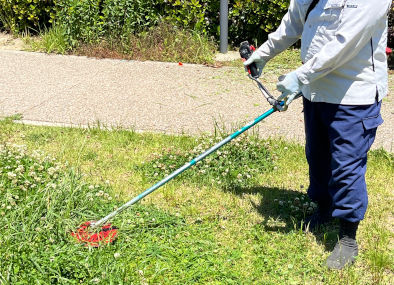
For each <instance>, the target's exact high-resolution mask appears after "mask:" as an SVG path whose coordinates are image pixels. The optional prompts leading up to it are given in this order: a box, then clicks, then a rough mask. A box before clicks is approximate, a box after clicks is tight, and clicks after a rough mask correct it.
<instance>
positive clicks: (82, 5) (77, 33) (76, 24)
mask: <svg viewBox="0 0 394 285" xmlns="http://www.w3.org/2000/svg"><path fill="white" fill-rule="evenodd" d="M100 2H101V0H84V1H81V0H57V2H56V9H57V13H56V24H57V25H59V26H60V27H61V29H63V30H64V33H65V34H64V36H65V39H66V41H67V42H68V44H69V45H70V46H71V47H75V46H77V45H78V44H79V42H84V43H93V42H97V41H98V40H99V39H100V38H101V37H102V36H103V34H104V32H103V23H102V20H101V15H100Z"/></svg>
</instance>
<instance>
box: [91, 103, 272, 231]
mask: <svg viewBox="0 0 394 285" xmlns="http://www.w3.org/2000/svg"><path fill="white" fill-rule="evenodd" d="M275 111H277V109H276V108H271V109H270V110H268V111H267V112H265V113H264V114H261V115H260V116H259V117H257V118H256V119H254V120H253V121H251V122H249V123H248V124H247V125H245V126H244V127H242V128H241V129H240V130H238V131H236V132H234V133H233V134H231V135H229V136H228V137H227V138H225V139H224V140H222V141H220V142H218V143H217V144H215V145H214V146H213V147H211V148H210V149H208V150H206V151H205V152H204V153H202V154H200V155H199V156H197V157H196V158H194V159H192V160H191V161H189V162H187V163H186V164H185V165H183V166H182V167H180V168H178V169H177V170H175V171H174V172H172V173H171V174H169V175H168V176H166V177H164V178H163V179H162V180H161V181H159V182H157V183H156V184H155V185H153V186H152V187H150V188H148V189H146V190H145V191H144V192H142V193H141V194H139V195H138V196H136V197H134V198H133V199H131V200H130V201H128V202H127V203H125V204H124V205H122V206H121V207H119V208H118V209H116V210H115V211H113V212H112V213H110V214H108V215H107V216H105V217H104V218H102V219H101V220H99V221H97V222H93V223H91V227H92V228H96V227H98V226H100V225H102V224H104V223H105V222H106V221H108V220H109V219H111V218H112V217H114V216H115V215H117V214H119V213H120V212H122V211H123V210H125V209H126V208H128V207H130V206H131V205H133V204H135V203H137V202H138V201H139V200H141V199H142V198H144V197H145V196H147V195H149V194H150V193H152V192H153V191H155V190H156V189H158V188H160V187H161V186H163V185H164V184H166V183H167V182H168V181H170V180H172V179H173V178H175V177H177V176H178V175H179V174H181V173H182V172H184V171H186V170H187V169H189V168H190V167H192V166H193V165H195V164H196V163H197V162H199V161H201V160H203V159H204V158H205V157H207V156H208V155H210V154H211V153H213V152H215V151H216V150H218V149H219V148H221V147H222V146H224V145H225V144H227V143H229V142H230V141H232V140H233V139H235V138H236V137H238V136H239V135H240V134H242V133H244V132H245V131H247V130H249V129H250V128H251V127H253V126H254V125H256V124H258V123H259V122H261V121H262V120H264V119H265V118H267V117H268V116H269V115H271V114H272V113H274V112H275Z"/></svg>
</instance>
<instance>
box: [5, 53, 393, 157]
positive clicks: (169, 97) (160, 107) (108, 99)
mask: <svg viewBox="0 0 394 285" xmlns="http://www.w3.org/2000/svg"><path fill="white" fill-rule="evenodd" d="M0 63H1V64H0V116H10V115H13V114H22V115H23V119H24V120H25V122H26V123H40V124H50V125H68V124H71V125H77V126H82V125H94V124H96V123H97V122H100V123H101V124H103V125H105V126H108V127H113V126H121V127H126V128H134V129H135V130H138V131H154V132H166V133H188V134H199V133H202V132H213V131H214V130H215V126H217V127H219V128H220V129H223V128H224V129H227V130H230V129H231V128H233V127H238V126H240V125H241V124H242V123H245V122H247V121H250V120H251V119H252V118H254V117H256V116H258V115H259V114H261V113H262V112H264V111H265V110H267V109H268V108H269V106H268V104H267V103H266V102H265V100H264V99H263V98H262V96H261V95H260V93H259V91H258V89H257V88H256V87H255V86H254V85H253V83H252V82H251V81H250V80H249V79H248V78H246V77H245V75H244V73H243V71H242V70H239V69H238V68H231V67H223V68H211V67H206V66H202V65H191V64H184V65H182V66H180V65H178V64H176V63H160V62H137V61H122V60H107V59H105V60H102V59H101V60H98V59H92V58H86V57H76V56H61V55H47V54H42V53H29V52H22V51H11V50H0ZM276 78H277V74H272V75H268V76H267V77H265V78H264V79H265V80H264V81H265V83H266V84H267V87H268V89H270V90H273V89H274V82H275V80H276ZM391 92H393V87H392V82H391ZM300 101H301V100H298V101H296V102H295V103H293V104H292V106H291V110H289V111H287V112H285V113H281V114H279V113H275V114H273V115H271V116H270V117H269V118H267V119H266V120H265V121H264V122H262V123H260V124H259V126H258V127H257V128H256V129H255V131H258V132H259V133H260V134H261V136H262V137H265V138H267V137H270V136H271V137H285V138H287V139H291V140H296V141H299V142H303V140H304V130H303V122H302V121H303V120H302V117H303V116H302V107H301V102H300ZM393 106H394V103H393V100H392V99H391V98H390V97H389V100H385V102H384V105H383V110H382V115H383V118H384V119H385V123H384V124H383V125H382V126H381V127H380V129H379V131H378V135H377V140H376V143H375V145H374V147H375V148H376V147H380V146H382V147H384V148H385V149H387V150H389V151H393V148H394V144H393V137H394V132H393V121H394V118H393V111H394V110H393Z"/></svg>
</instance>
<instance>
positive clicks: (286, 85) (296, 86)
mask: <svg viewBox="0 0 394 285" xmlns="http://www.w3.org/2000/svg"><path fill="white" fill-rule="evenodd" d="M301 87H302V82H301V81H300V80H299V79H298V77H297V74H296V72H295V71H292V72H290V73H288V74H286V76H285V77H284V78H283V80H280V81H279V82H278V83H277V84H276V89H278V91H280V92H282V95H280V96H279V97H278V101H282V100H285V104H284V106H283V108H282V110H281V111H286V110H287V107H288V106H289V105H290V103H291V102H293V100H294V99H297V98H298V97H300V94H301Z"/></svg>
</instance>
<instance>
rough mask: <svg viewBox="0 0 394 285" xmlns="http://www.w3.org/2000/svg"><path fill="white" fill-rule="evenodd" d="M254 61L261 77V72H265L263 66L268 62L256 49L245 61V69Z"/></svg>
mask: <svg viewBox="0 0 394 285" xmlns="http://www.w3.org/2000/svg"><path fill="white" fill-rule="evenodd" d="M252 63H255V64H256V67H257V73H258V77H260V75H261V73H262V72H263V68H264V66H265V65H266V63H267V62H266V61H265V60H264V59H262V57H261V56H260V55H259V54H258V52H257V51H255V52H254V53H252V55H251V56H250V57H249V58H248V60H246V61H244V66H245V69H247V66H248V65H251V64H252Z"/></svg>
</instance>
